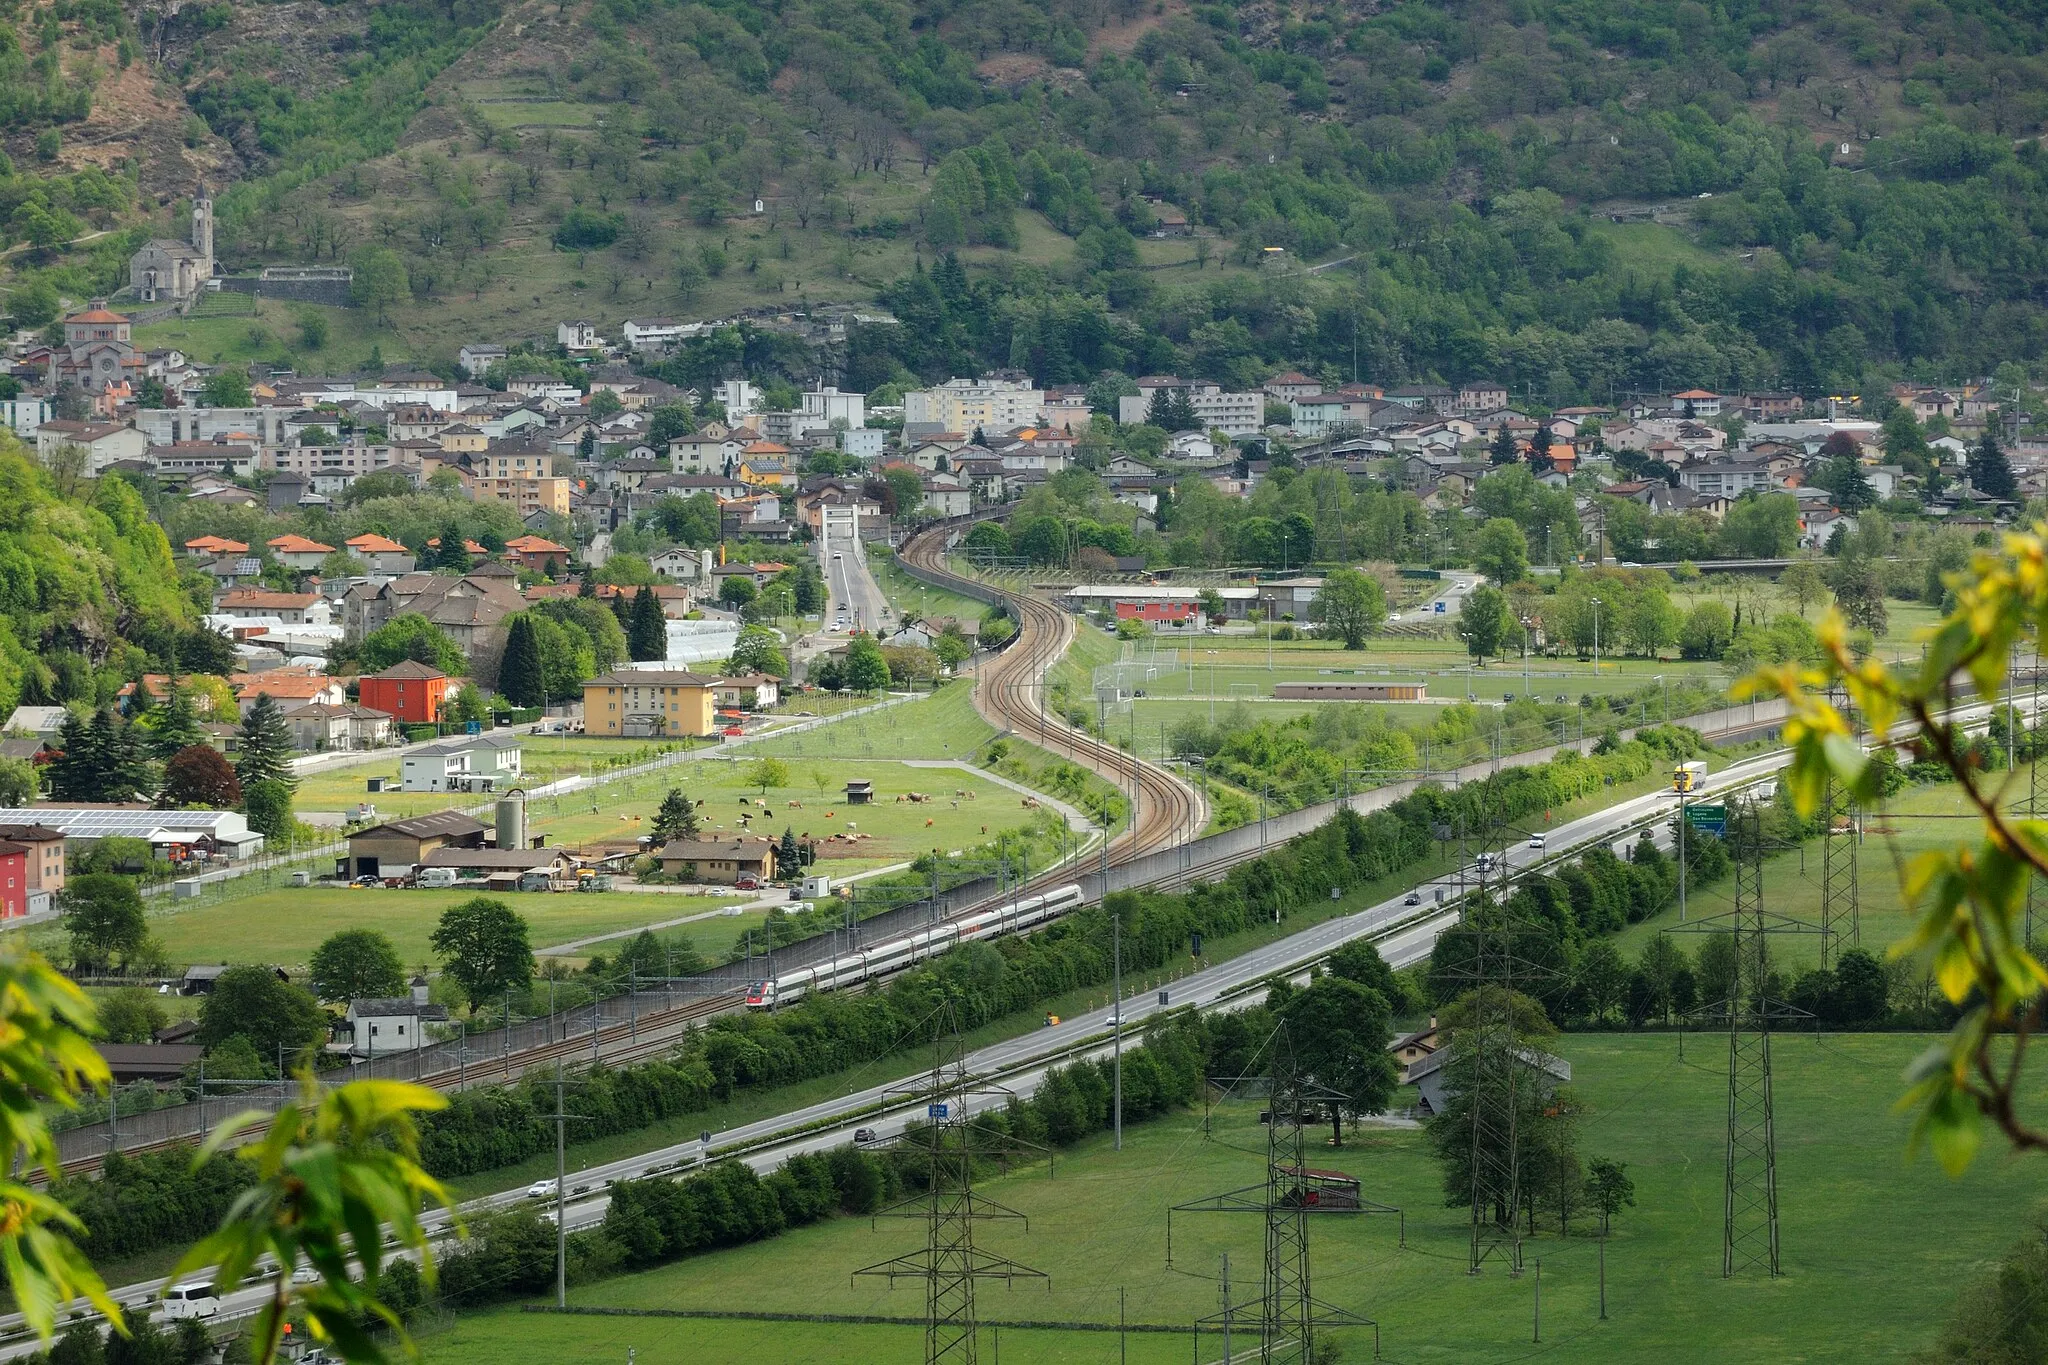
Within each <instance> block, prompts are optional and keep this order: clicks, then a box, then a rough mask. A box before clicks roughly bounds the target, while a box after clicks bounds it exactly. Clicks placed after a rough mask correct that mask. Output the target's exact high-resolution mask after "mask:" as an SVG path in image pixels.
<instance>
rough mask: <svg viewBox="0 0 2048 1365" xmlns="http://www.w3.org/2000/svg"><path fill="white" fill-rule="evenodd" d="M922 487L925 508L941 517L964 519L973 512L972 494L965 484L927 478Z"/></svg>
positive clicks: (945, 478)
mask: <svg viewBox="0 0 2048 1365" xmlns="http://www.w3.org/2000/svg"><path fill="white" fill-rule="evenodd" d="M923 486H924V504H925V506H926V507H929V508H930V509H931V510H932V511H934V512H936V513H938V514H939V515H940V516H942V517H964V516H966V515H967V514H968V512H970V511H972V510H973V505H974V494H973V492H972V491H971V489H970V488H969V486H968V485H967V484H966V483H962V482H958V481H956V480H954V479H951V478H948V477H945V476H927V477H926V478H925V480H924V484H923Z"/></svg>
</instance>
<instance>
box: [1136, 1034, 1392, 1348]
mask: <svg viewBox="0 0 2048 1365" xmlns="http://www.w3.org/2000/svg"><path fill="white" fill-rule="evenodd" d="M1263 1079H1266V1080H1267V1084H1268V1088H1269V1093H1270V1097H1271V1098H1270V1106H1271V1107H1270V1109H1269V1110H1268V1113H1267V1123H1266V1178H1265V1179H1264V1180H1262V1181H1261V1182H1259V1183H1258V1184H1256V1185H1246V1186H1244V1187H1243V1188H1241V1189H1235V1190H1227V1191H1225V1192H1224V1193H1222V1194H1217V1195H1211V1196H1209V1197H1208V1198H1206V1199H1197V1200H1193V1201H1191V1202H1189V1203H1186V1204H1176V1205H1174V1206H1173V1208H1171V1209H1169V1210H1167V1234H1166V1235H1167V1252H1166V1259H1167V1263H1168V1264H1169V1265H1171V1264H1172V1262H1173V1215H1174V1214H1175V1213H1256V1214H1260V1215H1261V1216H1263V1217H1264V1219H1265V1224H1266V1246H1265V1263H1264V1269H1263V1271H1262V1273H1261V1275H1260V1293H1259V1316H1258V1328H1257V1330H1258V1347H1257V1349H1256V1350H1255V1351H1251V1350H1248V1351H1247V1352H1246V1353H1245V1355H1244V1356H1243V1358H1245V1359H1253V1360H1257V1361H1259V1362H1261V1365H1309V1362H1310V1361H1311V1360H1313V1359H1314V1358H1315V1334H1316V1330H1317V1329H1318V1328H1347V1327H1357V1328H1363V1327H1370V1328H1372V1342H1373V1355H1374V1356H1378V1355H1379V1349H1380V1329H1379V1324H1378V1323H1376V1322H1374V1321H1373V1320H1372V1319H1371V1318H1367V1317H1362V1316H1360V1315H1359V1314H1356V1313H1353V1312H1350V1311H1349V1310H1347V1309H1343V1308H1337V1307H1335V1306H1333V1305H1331V1304H1327V1303H1324V1302H1323V1301H1322V1300H1320V1299H1318V1298H1316V1296H1315V1289H1314V1276H1313V1274H1312V1272H1311V1270H1310V1258H1309V1238H1308V1222H1309V1216H1310V1215H1311V1214H1338V1213H1345V1214H1357V1213H1393V1214H1399V1213H1400V1210H1399V1209H1397V1208H1394V1207H1392V1206H1391V1205H1387V1204H1375V1203H1372V1202H1370V1201H1368V1200H1366V1199H1363V1198H1361V1197H1360V1196H1359V1195H1358V1187H1357V1184H1356V1182H1354V1181H1351V1180H1350V1179H1349V1177H1346V1176H1341V1175H1338V1174H1336V1173H1335V1172H1323V1171H1316V1170H1313V1169H1311V1168H1310V1167H1309V1165H1308V1140H1307V1122H1305V1120H1307V1121H1309V1122H1315V1123H1318V1124H1320V1123H1321V1121H1322V1119H1321V1112H1320V1111H1321V1110H1323V1109H1325V1108H1327V1107H1329V1106H1333V1105H1342V1104H1343V1103H1344V1101H1345V1099H1346V1098H1347V1097H1346V1096H1344V1095H1340V1094H1338V1093H1336V1092H1335V1091H1332V1090H1326V1089H1324V1088H1323V1087H1321V1086H1319V1085H1316V1084H1315V1083H1314V1082H1312V1081H1310V1080H1308V1079H1307V1078H1305V1077H1303V1076H1302V1075H1301V1074H1300V1072H1299V1071H1297V1070H1296V1068H1295V1065H1294V1049H1293V1046H1292V1045H1291V1044H1290V1043H1289V1042H1288V1039H1287V1026H1286V1025H1285V1024H1282V1025H1280V1027H1279V1029H1278V1030H1277V1031H1276V1033H1275V1034H1274V1038H1273V1066H1272V1074H1271V1076H1270V1077H1269V1078H1263ZM1243 1316H1244V1315H1243V1313H1242V1311H1241V1310H1240V1309H1239V1308H1237V1307H1235V1306H1233V1305H1232V1304H1230V1302H1229V1301H1228V1290H1227V1289H1226V1290H1225V1302H1224V1307H1223V1312H1222V1313H1220V1314H1217V1315H1215V1316H1213V1317H1209V1318H1203V1319H1201V1320H1200V1321H1198V1322H1197V1323H1196V1324H1195V1334H1196V1335H1195V1340H1196V1343H1197V1352H1198V1356H1199V1344H1200V1341H1201V1334H1202V1331H1203V1330H1204V1328H1205V1327H1206V1328H1209V1329H1210V1330H1214V1326H1213V1324H1220V1325H1221V1326H1222V1327H1223V1329H1224V1332H1225V1342H1226V1345H1225V1347H1224V1352H1225V1354H1224V1357H1223V1359H1224V1362H1225V1365H1228V1362H1229V1360H1230V1358H1231V1357H1230V1352H1231V1347H1230V1346H1229V1345H1228V1344H1227V1343H1228V1342H1229V1333H1230V1329H1231V1326H1232V1324H1233V1323H1234V1322H1237V1321H1241V1320H1242V1318H1243Z"/></svg>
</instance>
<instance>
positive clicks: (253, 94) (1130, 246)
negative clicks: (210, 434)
mask: <svg viewBox="0 0 2048 1365" xmlns="http://www.w3.org/2000/svg"><path fill="white" fill-rule="evenodd" d="M2044 16H2048V5H2044V3H2043V0H2026V2H2025V3H2022V4H2017V5H2003V6H2000V5H1996V4H1993V3H1991V2H1990V0H1958V3H1955V4H1950V5H1947V6H1928V5H1923V4H1916V3H1911V0H1887V2H1886V3H1880V4H1876V5H1862V6H1858V7H1856V8H1854V9H1851V8H1850V7H1848V6H1844V5H1832V4H1824V3H1822V4H1816V3H1807V4H1800V5H1791V4H1775V3H1769V2H1768V0H1730V2H1729V3H1723V4H1721V5H1718V6H1715V7H1711V8H1710V7H1707V6H1704V5H1701V4H1698V3H1695V2H1694V0H1600V2H1598V3H1596V2H1595V0H1517V2H1516V3H1511V4H1510V3H1492V2H1491V0H1488V2H1484V3H1452V4H1440V5H1427V4H1422V3H1414V2H1411V3H1405V4H1400V5H1394V6H1380V5H1373V4H1369V3H1361V4H1354V5H1344V6H1337V5H1328V6H1321V7H1310V6H1306V5H1303V6H1286V5H1280V4H1276V3H1274V2H1273V0H1249V2H1248V3H1244V4H1240V5H1237V6H1234V7H1233V6H1229V5H1224V4H1197V5H1193V6H1187V5H1185V4H1182V3H1179V0H1170V2H1168V0H1155V3H1151V4H1140V3H1134V2H1133V0H970V2H969V3H962V4H954V3H945V2H944V0H916V2H915V3H906V2H905V0H866V2H865V3H852V0H780V3H772V4H769V3H748V2H744V0H720V2H716V3H696V2H686V0H594V2H593V0H548V2H547V3H540V2H539V0H526V2H525V3H518V4H513V5H510V6H508V7H507V8H506V9H505V10H504V11H503V13H502V14H498V13H497V12H495V11H493V10H490V9H487V8H483V7H481V6H479V7H476V8H474V9H467V10H465V9H463V8H462V7H461V6H455V7H453V8H450V7H445V6H429V5H425V4H419V3H414V2H413V0H393V3H389V4H385V5H382V6H379V7H377V10H376V14H375V17H374V21H372V22H370V23H369V24H368V26H367V27H366V29H365V32H364V34H363V37H362V41H361V43H360V45H359V46H358V47H357V48H355V49H353V50H352V51H351V52H350V53H349V54H347V56H346V60H344V61H342V62H341V63H340V64H339V65H340V68H341V69H340V71H339V74H340V75H341V77H342V79H341V81H340V83H339V84H336V85H333V86H332V87H330V88H328V89H327V90H326V91H325V92H324V93H318V92H316V93H315V94H314V95H312V96H311V97H310V98H305V97H300V96H296V95H286V94H284V93H283V92H282V91H281V90H280V89H279V85H278V83H277V81H276V80H274V79H272V80H268V81H266V80H264V79H261V78H259V77H258V76H257V75H254V74H251V72H253V71H262V72H266V73H269V74H271V75H273V76H274V75H275V73H276V72H278V71H282V70H284V69H286V67H287V66H288V65H289V63H288V62H287V63H284V64H283V65H280V64H279V63H278V62H277V61H276V60H275V59H273V61H272V64H271V66H269V67H265V66H263V65H262V62H261V61H260V60H257V59H256V58H253V57H252V58H249V59H248V60H244V56H243V55H242V54H244V53H245V51H253V50H254V49H256V48H259V47H261V44H260V43H255V42H250V43H245V44H244V45H243V46H242V47H233V46H230V47H227V48H226V49H225V50H224V51H220V52H218V53H216V50H215V49H212V48H209V49H208V50H207V52H206V53H204V54H201V55H205V56H206V57H207V59H208V61H210V62H212V63H213V65H212V67H207V66H206V65H205V64H204V63H202V62H200V61H198V60H197V59H196V58H194V57H189V56H188V57H186V58H185V59H184V65H183V66H182V67H181V68H180V70H181V71H182V72H183V79H184V80H185V83H186V89H187V92H188V98H189V99H190V101H191V102H192V104H193V106H194V107H195V108H196V109H198V110H199V111H200V112H201V113H202V114H203V115H204V116H205V117H206V119H207V120H208V123H209V126H210V128H211V130H212V132H213V133H214V134H217V135H219V136H221V137H223V138H224V139H225V140H226V142H227V143H228V144H229V145H230V146H232V147H233V148H235V149H236V151H237V152H238V153H239V154H240V155H241V156H242V157H243V158H244V159H245V160H246V161H248V162H249V163H250V164H251V165H252V166H259V167H264V168H267V170H266V173H265V175H264V176H263V178H261V179H259V180H256V181H253V182H251V183H250V184H249V185H247V186H245V187H244V188H241V189H238V190H237V191H235V192H234V193H233V194H231V195H230V196H228V198H227V202H226V203H225V205H224V208H223V213H222V218H223V233H222V241H223V251H224V253H226V254H228V255H229V256H230V258H231V259H235V260H238V261H243V262H255V261H261V260H269V259H279V260H285V259H306V258H309V257H311V258H317V259H342V258H345V257H347V256H350V255H352V254H355V253H359V252H362V251H365V250H377V251H389V252H392V253H394V254H395V255H396V256H397V257H398V258H399V260H400V262H402V264H403V265H404V267H405V269H406V273H407V277H408V282H409V286H410V292H411V294H412V295H413V298H412V301H411V303H410V305H409V306H407V305H399V306H397V307H396V308H395V309H394V310H393V316H394V318H395V321H396V323H397V325H398V327H399V329H400V339H398V340H397V341H396V343H395V344H396V345H397V348H398V349H404V350H410V351H412V352H414V353H415V354H416V355H418V356H419V357H420V358H423V359H433V358H435V357H437V356H441V355H442V353H443V352H446V351H449V350H452V347H453V344H454V342H453V339H454V338H456V337H459V335H460V334H462V333H463V332H465V331H468V330H472V329H474V330H480V331H482V332H484V333H488V334H490V335H508V334H518V333H545V332H548V331H551V328H552V323H553V322H554V321H555V320H557V319H558V318H560V317H564V316H576V315H596V316H600V317H605V318H609V319H614V320H615V319H616V318H618V317H620V316H623V315H625V314H627V313H650V312H665V311H678V310H684V309H687V310H689V311H690V312H692V313H699V314H701V313H713V314H716V313H724V312H729V311H732V310H734V309H737V308H742V307H750V306H751V307H759V308H769V309H774V308H792V307H799V306H801V305H802V304H804V303H815V302H818V301H821V300H832V299H847V300H865V299H869V298H874V297H877V296H880V297H882V298H884V300H885V301H892V302H894V303H896V304H899V305H901V307H902V308H906V309H910V310H913V311H919V312H920V316H921V317H922V319H923V321H922V322H921V324H920V326H918V327H916V328H905V329H901V330H898V331H886V330H885V331H881V332H877V333H875V334H873V335H870V336H867V337H864V338H862V339H861V340H860V342H859V344H857V345H856V346H855V347H853V348H852V359H851V363H852V364H853V366H854V370H855V372H856V376H857V378H858V380H859V382H863V383H865V382H867V381H870V380H872V381H874V382H882V381H884V380H887V379H889V378H892V377H907V376H908V375H910V374H913V373H914V374H918V375H929V374H933V373H937V372H939V371H942V370H946V369H958V368H963V367H966V366H971V365H974V364H983V365H987V364H1004V363H1011V362H1016V363H1031V364H1033V365H1034V367H1037V368H1038V369H1039V370H1040V373H1041V377H1042V378H1046V379H1053V380H1058V379H1068V378H1085V377H1087V376H1088V375H1089V374H1091V373H1092V372H1093V370H1094V368H1095V367H1097V366H1099V365H1116V366H1119V367H1123V368H1128V369H1153V368H1180V367H1182V366H1187V367H1193V368H1200V369H1203V370H1205V371H1207V372H1210V373H1214V374H1217V375H1218V376H1219V377H1225V378H1232V379H1238V378H1242V377H1245V376H1249V375H1252V374H1255V373H1256V372H1258V371H1260V370H1262V369H1265V368H1268V367H1270V366H1271V365H1274V364H1278V363H1299V364H1306V365H1310V366H1320V367H1325V368H1327V369H1328V370H1329V371H1330V372H1331V373H1333V374H1339V373H1341V374H1345V375H1349V374H1350V373H1351V372H1353V370H1354V369H1355V370H1356V372H1358V373H1360V374H1361V375H1363V376H1365V377H1372V378H1380V379H1384V380H1389V381H1391V380H1398V379H1402V378H1407V377H1413V376H1421V375H1426V374H1436V375H1440V376H1444V377H1460V376H1468V375H1473V374H1477V373H1481V372H1487V371H1493V372H1498V373H1499V374H1500V375H1501V377H1503V378H1506V379H1509V380H1511V381H1512V382H1514V383H1515V385H1516V387H1517V389H1518V391H1521V392H1524V393H1526V394H1527V395H1528V396H1530V397H1532V398H1534V399H1537V400H1546V399H1547V400H1550V401H1560V402H1561V401H1567V400H1569V399H1572V398H1579V397H1594V398H1599V397H1606V396H1610V395H1612V394H1613V393H1616V392H1619V391H1622V390H1626V389H1629V388H1636V387H1640V388H1658V387H1670V386H1672V385H1679V384H1686V383H1700V384H1706V385H1709V386H1711V387H1721V388H1736V387H1741V386H1746V385H1756V384H1767V383H1768V384H1782V385H1790V386H1796V387H1799V388H1801V389H1803V390H1806V391H1808V392H1819V391H1822V390H1825V389H1828V388H1832V387H1843V388H1847V387H1852V386H1855V385H1859V384H1863V383H1865V382H1866V380H1867V379H1881V378H1882V376H1883V374H1884V373H1887V372H1891V371H1897V370H1903V369H1921V370H1926V371H1929V372H1943V373H1948V374H1956V373H1963V372H1973V371H1988V370H1989V369H1991V368H1992V367H1994V366H1995V365H1996V364H1998V363H1999V362H2000V361H2003V360H2008V359H2018V360H2031V359H2033V358H2035V357H2037V356H2038V354H2039V352H2040V347H2041V345H2042V338H2043V337H2044V336H2048V319H2044V317H2043V315H2042V308H2041V304H2040V303H2039V302H2038V300H2039V299H2040V298H2041V297H2042V296H2043V292H2044V291H2043V288H2042V286H2043V284H2044V283H2048V281H2044V279H2043V274H2044V269H2048V266H2044V262H2043V260H2042V253H2041V249H2040V243H2039V238H2038V225H2039V219H2040V218H2041V215H2042V212H2043V208H2044V205H2043V185H2042V178H2041V177H2042V174H2043V170H2042V164H2041V159H2040V152H2039V149H2038V146H2037V144H2036V143H2035V141H2034V140H2033V135H2034V134H2035V133H2036V132H2037V131H2038V130H2039V129H2040V127H2041V123H2042V118H2043V114H2044V110H2048V59H2044V57H2043V52H2042V48H2043V43H2044V34H2048V26H2044ZM261 55H262V54H261V53H258V54H257V57H260V56H261ZM216 56H217V57H218V59H217V60H216ZM238 66H239V67H240V68H242V69H241V70H239V71H238V70H237V67H238ZM326 74H329V75H333V74H336V73H335V72H332V71H329V72H327V73H326ZM415 109H417V111H418V112H417V113H414V112H413V111H414V110H415ZM400 127H402V128H403V132H402V133H400V132H399V131H398V130H399V129H400ZM386 147H391V148H393V150H391V151H390V152H389V153H388V154H382V155H380V152H381V151H382V150H383V149H384V148H386ZM757 202H758V204H759V205H760V211H759V212H758V213H757V212H756V211H755V205H756V203H757ZM1176 213H1178V214H1184V215H1185V216H1186V218H1187V219H1188V220H1190V222H1192V223H1193V224H1194V226H1195V230H1196V233H1197V235H1196V236H1195V237H1194V238H1192V239H1179V238H1166V239H1161V240H1155V239H1153V238H1151V237H1150V236H1149V234H1150V233H1151V232H1152V231H1153V230H1154V229H1155V227H1156V226H1157V225H1158V224H1159V222H1160V221H1161V218H1162V215H1166V216H1169V217H1170V216H1171V215H1173V214H1176ZM1616 219H1619V220H1623V221H1620V222H1616V221H1612V220H1616ZM1272 247H1279V248H1284V258H1283V259H1284V260H1285V261H1287V262H1290V263H1291V268H1289V267H1286V266H1283V267H1281V268H1277V269H1276V268H1274V267H1273V266H1272V265H1270V264H1268V263H1267V258H1269V257H1271V256H1273V255H1274V253H1272V252H1270V251H1267V250H1265V249H1266V248H1272ZM946 252H958V253H960V254H961V256H962V258H963V260H964V261H965V262H966V264H967V265H968V266H969V270H968V274H967V277H966V278H965V279H964V280H961V281H958V282H956V283H954V284H950V285H948V286H947V288H948V289H949V290H950V291H951V297H950V298H941V299H936V300H935V299H934V296H933V289H934V285H933V283H932V281H931V279H930V277H929V276H927V277H925V278H924V279H922V280H920V278H919V276H918V274H917V270H918V267H919V266H920V265H921V264H922V265H924V266H929V265H931V264H932V263H933V261H934V260H935V259H936V258H937V257H938V256H939V255H941V254H943V253H946ZM1321 261H1336V262H1340V264H1337V265H1336V266H1335V268H1332V269H1330V270H1328V271H1325V272H1321V273H1317V274H1313V275H1310V274H1307V273H1305V272H1304V271H1303V270H1302V265H1303V264H1304V263H1307V262H1321ZM941 304H942V305H943V307H942V308H941V307H940V305H941ZM935 309H936V310H937V311H935ZM955 311H957V312H958V314H959V316H957V317H955V316H953V313H954V312H955ZM941 313H943V314H944V315H943V316H941ZM275 345H276V346H278V347H279V348H281V349H288V343H286V342H282V341H280V342H277V343H275ZM394 354H395V352H394ZM788 359H789V364H790V366H791V368H792V369H793V370H800V369H801V368H802V366H803V364H804V363H805V361H804V358H802V357H798V356H792V357H789V358H788ZM705 363H707V364H709V363H713V362H712V361H706V362H705Z"/></svg>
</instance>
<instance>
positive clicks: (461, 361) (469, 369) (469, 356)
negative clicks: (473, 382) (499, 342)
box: [455, 341, 505, 379]
mask: <svg viewBox="0 0 2048 1365" xmlns="http://www.w3.org/2000/svg"><path fill="white" fill-rule="evenodd" d="M504 358H505V348H504V347H503V346H491V345H487V344H485V343H483V342H478V341H472V342H470V343H469V345H467V346H464V347H463V348H462V349H461V350H459V351H457V352H456V353H455V363H456V364H457V365H460V366H461V367H462V372H463V373H464V374H466V375H468V376H469V377H470V378H471V379H478V378H481V377H482V375H483V372H484V371H485V370H488V369H489V368H491V366H493V365H495V364H497V363H498V362H499V361H501V360H503V359H504Z"/></svg>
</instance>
